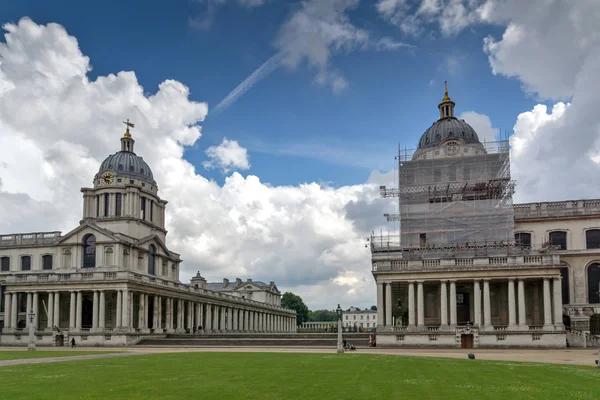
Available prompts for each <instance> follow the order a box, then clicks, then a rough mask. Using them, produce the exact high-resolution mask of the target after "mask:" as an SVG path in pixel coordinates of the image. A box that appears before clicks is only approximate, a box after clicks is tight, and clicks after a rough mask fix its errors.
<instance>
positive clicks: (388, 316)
mask: <svg viewBox="0 0 600 400" xmlns="http://www.w3.org/2000/svg"><path fill="white" fill-rule="evenodd" d="M393 324H394V322H393V318H392V283H391V282H388V283H386V284H385V325H386V326H387V327H389V328H391V327H392V325H393ZM278 328H279V327H278ZM277 330H279V329H277Z"/></svg>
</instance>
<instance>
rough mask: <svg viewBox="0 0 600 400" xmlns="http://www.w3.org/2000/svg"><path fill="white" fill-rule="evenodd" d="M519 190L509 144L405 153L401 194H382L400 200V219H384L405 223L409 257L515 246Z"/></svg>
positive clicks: (402, 237) (383, 190) (404, 246)
mask: <svg viewBox="0 0 600 400" xmlns="http://www.w3.org/2000/svg"><path fill="white" fill-rule="evenodd" d="M459 152H460V153H459ZM514 188H515V183H514V181H512V180H511V177H510V156H509V145H508V141H499V142H491V143H485V144H481V145H480V144H477V145H475V146H473V145H470V146H462V147H454V148H451V147H443V148H442V147H440V148H435V149H428V150H427V151H423V150H421V149H417V150H407V149H404V150H401V151H399V154H398V188H396V189H387V188H385V187H383V186H382V187H381V188H380V191H381V197H384V198H386V197H397V198H398V201H399V203H398V208H399V214H395V215H393V214H385V215H384V216H385V217H387V220H388V221H400V235H399V239H400V243H399V246H400V247H401V248H402V249H404V250H405V251H409V250H410V249H413V250H414V249H423V248H432V247H446V248H447V247H454V246H467V247H470V246H482V245H483V246H489V244H494V246H503V245H506V246H514V211H513V201H512V197H513V194H514ZM375 240H377V239H375Z"/></svg>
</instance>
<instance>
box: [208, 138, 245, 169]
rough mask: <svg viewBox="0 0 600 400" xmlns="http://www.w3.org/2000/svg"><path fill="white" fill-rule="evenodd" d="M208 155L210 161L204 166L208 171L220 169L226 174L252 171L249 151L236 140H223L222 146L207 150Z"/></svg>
mask: <svg viewBox="0 0 600 400" xmlns="http://www.w3.org/2000/svg"><path fill="white" fill-rule="evenodd" d="M206 155H207V156H208V158H209V159H210V160H209V161H206V162H204V163H203V164H202V165H204V168H206V169H213V168H218V169H220V170H221V171H223V172H224V173H227V172H231V171H233V170H236V169H250V161H249V160H248V150H246V149H245V148H243V147H241V146H240V144H239V143H238V142H237V141H235V140H227V138H223V141H222V142H221V144H220V145H218V146H210V147H209V148H208V149H207V150H206Z"/></svg>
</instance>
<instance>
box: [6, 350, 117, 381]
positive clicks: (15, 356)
mask: <svg viewBox="0 0 600 400" xmlns="http://www.w3.org/2000/svg"><path fill="white" fill-rule="evenodd" d="M108 353H120V352H119V351H77V350H73V351H69V350H57V351H52V350H36V351H27V350H8V351H0V361H2V360H20V359H23V358H47V357H69V356H84V355H87V354H108ZM1 374H2V372H1V371H0V376H1Z"/></svg>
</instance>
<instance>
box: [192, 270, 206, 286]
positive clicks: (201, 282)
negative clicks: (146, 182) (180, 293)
mask: <svg viewBox="0 0 600 400" xmlns="http://www.w3.org/2000/svg"><path fill="white" fill-rule="evenodd" d="M190 283H191V285H192V287H198V288H200V289H203V288H204V287H205V285H206V279H204V278H203V277H202V275H200V271H198V273H197V274H196V276H194V277H193V278H192V279H190Z"/></svg>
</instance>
